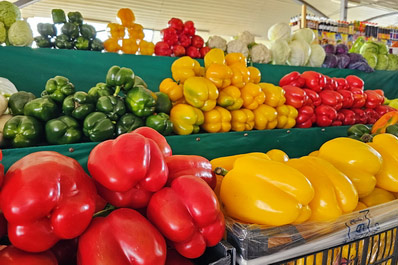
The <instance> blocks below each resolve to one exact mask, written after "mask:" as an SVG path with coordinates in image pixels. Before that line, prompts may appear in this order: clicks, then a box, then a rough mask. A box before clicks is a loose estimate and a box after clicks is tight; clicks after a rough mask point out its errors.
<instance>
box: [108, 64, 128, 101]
mask: <svg viewBox="0 0 398 265" xmlns="http://www.w3.org/2000/svg"><path fill="white" fill-rule="evenodd" d="M106 84H107V85H108V86H109V87H111V88H112V89H114V91H115V93H114V94H113V95H114V96H117V95H118V94H119V92H120V90H123V91H125V92H127V91H129V90H130V89H131V88H133V86H134V72H133V70H131V69H130V68H126V67H122V68H120V67H119V66H116V65H115V66H112V67H111V68H110V69H109V70H108V73H107V74H106Z"/></svg>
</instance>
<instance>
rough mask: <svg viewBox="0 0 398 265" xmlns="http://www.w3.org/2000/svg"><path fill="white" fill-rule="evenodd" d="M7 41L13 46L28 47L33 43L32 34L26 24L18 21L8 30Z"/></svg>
mask: <svg viewBox="0 0 398 265" xmlns="http://www.w3.org/2000/svg"><path fill="white" fill-rule="evenodd" d="M8 40H9V41H10V44H11V45H13V46H30V45H31V44H32V42H33V33H32V29H31V28H30V26H29V24H28V22H26V21H24V20H19V21H17V22H15V23H14V24H12V25H11V27H10V29H9V30H8Z"/></svg>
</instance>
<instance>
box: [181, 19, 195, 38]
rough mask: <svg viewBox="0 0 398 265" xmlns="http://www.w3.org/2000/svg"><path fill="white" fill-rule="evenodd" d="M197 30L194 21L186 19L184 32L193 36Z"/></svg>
mask: <svg viewBox="0 0 398 265" xmlns="http://www.w3.org/2000/svg"><path fill="white" fill-rule="evenodd" d="M195 31H196V29H195V25H194V23H193V22H192V21H190V20H188V21H185V23H184V29H183V31H182V32H183V33H184V34H186V35H188V36H193V35H195Z"/></svg>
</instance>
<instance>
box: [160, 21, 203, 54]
mask: <svg viewBox="0 0 398 265" xmlns="http://www.w3.org/2000/svg"><path fill="white" fill-rule="evenodd" d="M195 32H196V28H195V25H194V23H193V22H192V21H185V23H184V22H182V20H181V19H179V18H172V19H170V21H169V26H168V27H167V28H165V29H162V30H161V31H160V33H161V34H162V41H159V42H158V43H156V45H155V54H156V55H160V56H175V57H180V56H184V55H187V56H190V57H192V58H204V57H205V55H206V53H208V52H209V51H210V48H209V47H205V46H204V40H203V38H202V37H200V36H198V35H195Z"/></svg>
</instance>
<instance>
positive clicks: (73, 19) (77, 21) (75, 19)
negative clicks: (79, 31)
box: [68, 11, 83, 25]
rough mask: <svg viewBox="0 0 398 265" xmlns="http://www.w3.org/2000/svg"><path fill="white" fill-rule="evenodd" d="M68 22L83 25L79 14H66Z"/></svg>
mask: <svg viewBox="0 0 398 265" xmlns="http://www.w3.org/2000/svg"><path fill="white" fill-rule="evenodd" d="M68 21H69V22H72V23H74V24H76V25H81V24H83V16H82V14H81V13H80V12H78V11H76V12H68Z"/></svg>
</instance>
